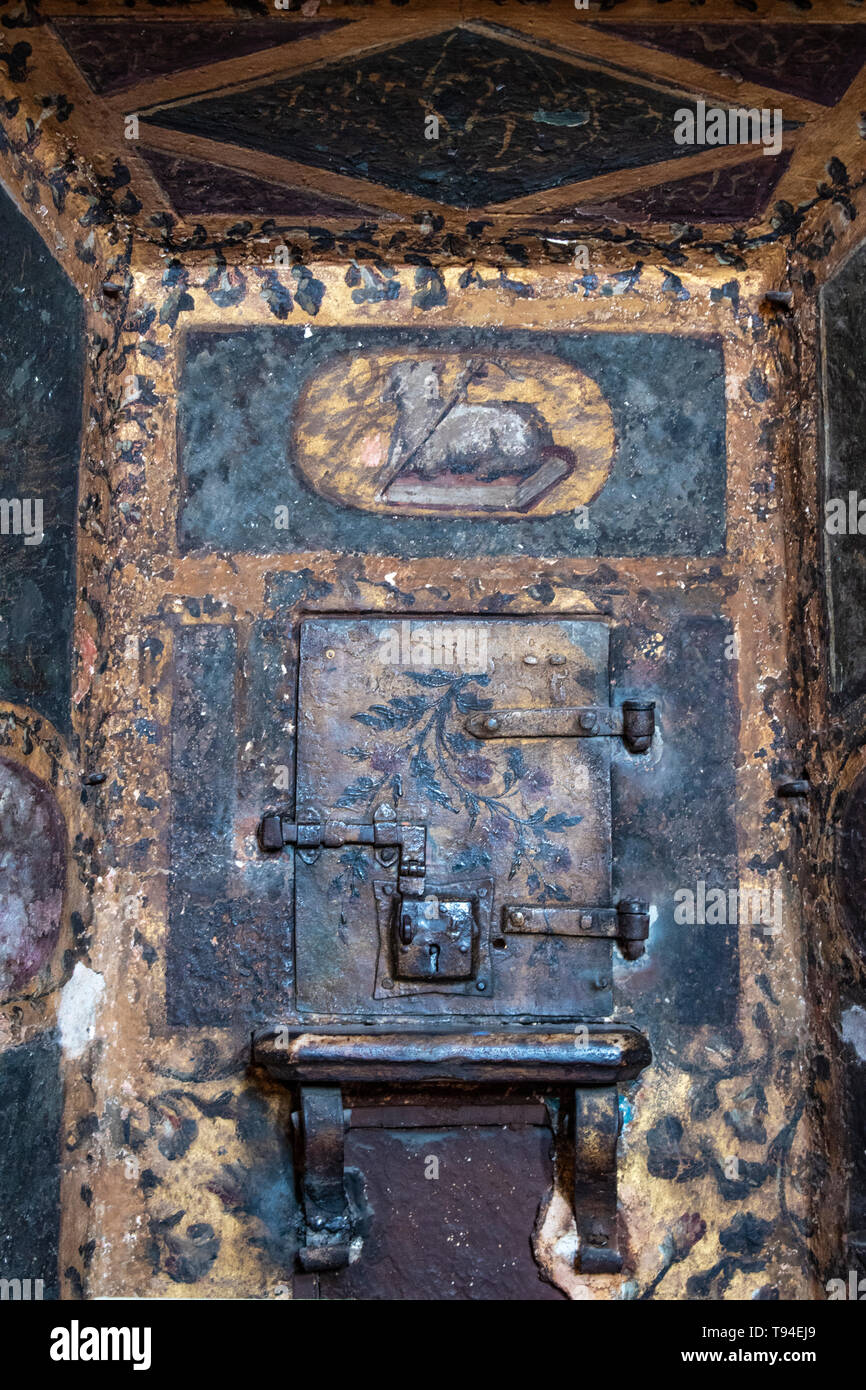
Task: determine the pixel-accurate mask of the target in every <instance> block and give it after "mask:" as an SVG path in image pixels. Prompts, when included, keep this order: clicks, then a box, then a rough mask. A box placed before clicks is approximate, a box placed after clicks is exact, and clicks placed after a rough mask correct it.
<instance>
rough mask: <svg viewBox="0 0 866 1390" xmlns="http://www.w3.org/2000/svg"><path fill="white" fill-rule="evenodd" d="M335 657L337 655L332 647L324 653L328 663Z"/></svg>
mask: <svg viewBox="0 0 866 1390" xmlns="http://www.w3.org/2000/svg"><path fill="white" fill-rule="evenodd" d="M336 655H337V653H336V652H335V651H334V648H333V647H329V648H328V650H327V651H326V652H325V656H326V657H327V658H328V660H329V661H333V660H334V657H335V656H336Z"/></svg>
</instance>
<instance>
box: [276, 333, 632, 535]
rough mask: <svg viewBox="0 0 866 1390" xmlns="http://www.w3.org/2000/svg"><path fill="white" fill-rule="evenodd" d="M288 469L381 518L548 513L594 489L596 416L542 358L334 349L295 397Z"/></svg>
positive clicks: (606, 424)
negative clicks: (292, 462)
mask: <svg viewBox="0 0 866 1390" xmlns="http://www.w3.org/2000/svg"><path fill="white" fill-rule="evenodd" d="M292 444H293V452H294V458H295V462H296V465H297V467H298V468H299V469H300V471H301V473H302V474H303V475H304V477H305V478H306V479H307V481H308V483H309V484H310V486H311V487H313V488H314V489H315V490H316V491H317V492H320V493H322V494H323V495H324V496H326V497H329V498H331V499H333V500H335V501H339V502H341V503H343V504H344V505H348V506H353V507H359V508H361V509H362V510H363V511H368V512H385V513H388V514H390V515H395V514H398V515H399V514H403V515H417V514H430V513H431V512H433V513H439V514H441V515H453V516H461V517H491V518H493V517H498V518H501V519H507V518H509V517H514V518H517V517H525V516H552V515H555V514H557V513H561V512H569V511H573V510H574V509H575V508H576V507H579V506H585V505H586V504H587V503H588V502H590V501H591V500H592V499H593V497H595V496H596V494H597V493H598V492H599V491H600V489H601V488H602V486H603V485H604V483H605V481H606V479H607V476H608V473H609V472H610V467H611V464H612V461H613V455H614V449H615V436H614V428H613V418H612V415H611V411H610V407H609V406H608V404H607V402H606V400H605V399H604V397H603V395H602V393H601V391H600V389H599V387H598V386H597V385H596V383H595V382H594V381H592V380H591V379H590V378H589V377H588V376H586V375H585V374H584V373H583V372H581V371H579V370H578V369H577V368H576V367H573V366H571V365H570V364H569V363H567V362H565V361H563V360H562V359H561V358H559V357H556V356H554V355H553V354H548V353H516V352H491V353H484V352H473V353H459V352H451V353H448V352H429V351H423V350H422V351H415V352H407V351H406V349H392V350H388V351H385V352H359V353H358V354H357V355H354V356H353V355H350V354H347V353H341V354H340V355H339V356H336V357H334V358H333V360H332V361H331V362H329V363H328V364H327V365H326V366H324V367H323V368H322V369H321V370H320V371H318V372H317V373H316V374H315V375H314V376H313V377H312V379H311V380H310V381H309V383H308V384H307V386H306V387H305V388H304V390H303V392H302V393H301V395H300V397H299V399H298V403H297V406H296V408H295V415H294V422H293V441H292Z"/></svg>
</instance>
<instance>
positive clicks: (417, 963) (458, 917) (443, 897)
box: [373, 879, 493, 999]
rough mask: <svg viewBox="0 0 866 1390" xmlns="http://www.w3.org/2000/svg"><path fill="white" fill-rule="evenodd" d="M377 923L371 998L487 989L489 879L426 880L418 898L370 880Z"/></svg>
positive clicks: (484, 991)
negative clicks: (377, 938)
mask: <svg viewBox="0 0 866 1390" xmlns="http://www.w3.org/2000/svg"><path fill="white" fill-rule="evenodd" d="M373 893H374V896H375V900H376V916H377V921H378V925H379V960H378V964H377V969H376V985H375V996H374V997H375V998H377V999H393V998H394V997H395V996H399V995H401V994H402V995H405V994H416V993H418V992H419V991H421V992H424V993H426V992H433V993H437V994H438V993H457V994H468V993H471V994H475V995H477V996H481V995H484V994H488V993H489V992H490V990H491V988H492V980H491V971H490V942H489V937H490V923H491V913H492V904H493V880H492V879H455V880H454V881H453V882H449V883H430V884H429V885H428V888H427V892H426V894H425V896H424V897H423V898H410V897H406V896H404V895H403V894H401V893H399V892H398V891H397V889H396V886H395V884H394V880H393V879H388V880H375V881H374V883H373Z"/></svg>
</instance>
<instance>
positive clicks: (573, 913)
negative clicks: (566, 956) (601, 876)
mask: <svg viewBox="0 0 866 1390" xmlns="http://www.w3.org/2000/svg"><path fill="white" fill-rule="evenodd" d="M502 930H503V932H507V933H509V934H511V935H515V936H602V937H611V938H612V939H613V940H614V941H616V943H617V944H618V946H619V949H620V950H621V951H622V954H623V955H624V956H625V958H626V960H638V959H639V958H640V956H642V955H643V952H644V942H645V941H646V939H647V937H648V936H649V903H647V902H643V901H642V900H641V899H639V898H624V899H622V901H620V902H618V903H617V905H616V907H577V906H575V905H574V904H572V903H567V904H563V905H561V906H553V907H539V906H538V904H536V903H506V904H505V906H504V907H503V909H502Z"/></svg>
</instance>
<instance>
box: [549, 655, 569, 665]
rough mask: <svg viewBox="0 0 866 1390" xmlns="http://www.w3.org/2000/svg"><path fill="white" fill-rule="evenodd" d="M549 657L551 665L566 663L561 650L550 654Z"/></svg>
mask: <svg viewBox="0 0 866 1390" xmlns="http://www.w3.org/2000/svg"><path fill="white" fill-rule="evenodd" d="M547 659H548V661H549V662H550V664H551V666H564V665H565V657H564V656H563V655H562V653H561V652H554V653H553V656H549V657H548V658H547Z"/></svg>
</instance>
